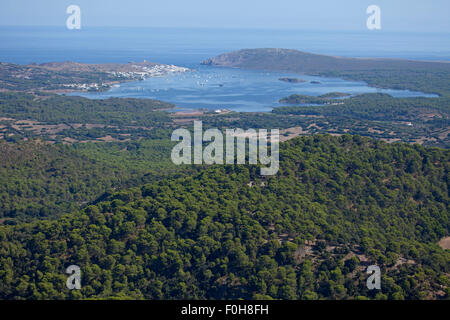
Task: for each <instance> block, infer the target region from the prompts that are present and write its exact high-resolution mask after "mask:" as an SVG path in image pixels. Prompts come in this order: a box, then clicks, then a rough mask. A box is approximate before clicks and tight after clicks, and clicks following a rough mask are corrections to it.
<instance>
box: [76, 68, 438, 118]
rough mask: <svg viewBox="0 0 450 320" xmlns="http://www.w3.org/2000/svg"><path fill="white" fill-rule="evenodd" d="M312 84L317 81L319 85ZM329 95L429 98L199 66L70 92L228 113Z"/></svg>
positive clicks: (334, 81)
mask: <svg viewBox="0 0 450 320" xmlns="http://www.w3.org/2000/svg"><path fill="white" fill-rule="evenodd" d="M281 77H298V78H301V79H304V80H306V81H307V82H305V83H287V82H283V81H280V80H279V78H281ZM311 81H315V82H320V83H319V84H314V83H311ZM328 92H345V93H350V94H359V93H367V92H382V93H388V94H390V95H392V96H394V97H418V96H429V97H431V96H433V95H426V94H423V93H419V92H411V91H404V90H385V89H376V88H371V87H368V86H367V85H366V84H365V83H363V82H354V81H345V80H342V79H332V78H323V77H312V76H305V75H294V74H286V73H275V72H270V73H269V72H262V71H252V70H240V69H232V68H215V67H209V66H197V68H196V69H195V70H194V71H193V72H186V73H178V74H172V75H169V76H166V77H154V78H149V79H147V80H144V81H139V82H129V83H124V84H121V85H120V86H118V87H113V88H112V89H111V90H109V91H107V92H100V93H91V92H89V93H72V94H71V95H81V96H84V97H88V98H93V99H103V98H109V97H122V98H151V99H157V100H162V101H167V102H172V103H174V104H175V105H176V106H177V109H176V110H188V109H198V108H206V109H228V110H233V111H242V112H256V111H270V110H272V108H273V107H277V106H280V105H281V104H280V103H278V100H279V99H281V98H283V97H286V96H289V95H291V94H294V93H296V94H305V95H311V96H318V95H321V94H324V93H328Z"/></svg>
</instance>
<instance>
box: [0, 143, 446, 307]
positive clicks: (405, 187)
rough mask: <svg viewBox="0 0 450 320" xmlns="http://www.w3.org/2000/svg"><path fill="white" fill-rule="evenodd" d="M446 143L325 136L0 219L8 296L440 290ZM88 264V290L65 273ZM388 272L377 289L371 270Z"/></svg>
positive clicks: (425, 293) (3, 288) (379, 294)
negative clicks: (270, 165) (32, 217)
mask: <svg viewBox="0 0 450 320" xmlns="http://www.w3.org/2000/svg"><path fill="white" fill-rule="evenodd" d="M449 157H450V153H449V152H448V151H447V150H442V149H437V148H424V147H421V146H418V145H415V146H409V145H404V144H392V145H389V144H386V143H384V142H381V141H375V140H371V139H367V138H361V137H359V136H353V137H352V136H349V135H344V136H342V137H331V136H321V135H316V136H313V137H302V138H296V139H293V140H290V141H288V142H285V143H283V144H282V145H281V154H280V161H281V162H280V171H279V173H278V175H277V176H273V177H268V178H264V179H263V178H261V177H260V176H259V175H258V173H259V170H258V168H256V167H254V166H211V167H209V168H207V169H205V170H203V171H201V172H199V173H192V174H190V175H187V176H184V177H179V178H171V179H165V180H163V181H157V182H154V183H151V184H146V185H143V186H141V187H135V188H132V189H129V190H123V191H120V192H117V193H115V194H112V195H111V196H109V197H107V198H105V199H104V200H103V201H102V202H99V203H97V204H95V205H92V206H89V207H87V208H86V209H85V210H83V211H80V212H78V213H74V214H71V215H65V216H63V217H61V218H59V219H57V220H52V221H39V222H31V223H19V224H17V225H14V226H8V225H3V226H0V297H2V298H3V299H17V298H28V299H42V298H60V299H62V298H112V297H120V298H125V297H133V298H147V299H163V298H166V299H177V298H178V299H186V298H191V299H192V298H195V299H199V298H208V299H213V298H214V299H229V298H245V299H249V298H265V299H270V298H273V299H317V298H326V299H352V298H358V299H362V298H377V299H387V298H389V299H419V298H420V299H427V298H428V299H431V298H433V299H436V298H438V299H442V298H448V297H449V295H450V289H449V278H448V274H449V272H450V265H449V261H450V253H449V251H448V250H447V251H444V250H443V249H441V248H440V247H439V246H438V245H437V242H438V241H439V239H440V238H442V237H445V236H448V235H449V231H450V230H449V229H450V219H449V218H450V217H449V216H450V214H449V194H448V191H449V189H448V183H449V177H448V173H449ZM71 264H76V265H79V266H80V267H81V270H82V289H81V290H72V291H69V290H68V289H66V288H65V281H66V275H65V273H64V270H65V268H66V267H68V266H69V265H71ZM369 264H377V265H379V266H380V267H381V270H382V289H381V291H377V290H372V291H368V290H367V288H366V284H365V280H366V278H367V275H366V273H365V269H366V267H367V265H369Z"/></svg>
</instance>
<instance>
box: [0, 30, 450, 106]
mask: <svg viewBox="0 0 450 320" xmlns="http://www.w3.org/2000/svg"><path fill="white" fill-rule="evenodd" d="M449 40H450V35H449V34H437V33H436V34H430V33H427V34H425V33H424V34H409V33H387V32H370V31H365V32H334V31H330V32H325V31H301V30H249V29H247V30H237V29H221V30H218V29H172V28H83V29H82V30H77V31H73V30H72V31H69V30H67V29H65V28H63V27H61V28H58V27H37V28H36V27H0V61H4V62H13V63H20V64H26V63H31V62H36V63H42V62H49V61H77V62H83V63H111V62H116V63H127V62H130V61H143V60H144V59H145V60H147V61H154V62H160V63H166V64H176V65H180V66H184V67H188V68H191V69H194V70H196V71H195V72H192V73H185V74H176V75H171V76H168V77H163V78H152V79H148V80H145V81H141V82H135V83H126V84H122V85H121V86H120V87H117V88H113V89H112V90H111V91H109V92H105V93H100V94H96V93H89V94H85V93H83V94H80V95H83V96H87V97H90V98H105V97H110V96H115V97H138V98H154V99H160V100H164V101H168V102H173V103H175V104H176V105H177V106H178V107H179V108H180V109H191V108H210V109H217V108H219V109H220V108H227V109H231V110H236V111H268V110H271V107H273V106H275V107H276V106H278V103H277V101H278V100H279V99H280V98H282V97H285V96H287V95H290V94H292V93H298V94H308V95H320V94H324V93H327V92H332V91H342V92H347V93H351V94H356V93H363V92H377V91H381V92H385V93H389V94H391V95H393V96H396V97H409V96H423V94H420V93H415V92H409V91H397V90H377V89H375V88H369V87H367V86H366V85H365V84H364V83H358V82H350V81H343V80H340V79H324V78H320V79H318V78H314V77H306V76H296V77H301V78H303V79H305V80H309V81H311V80H316V81H319V82H320V84H311V83H309V82H308V83H299V84H294V83H284V82H281V81H279V80H278V79H279V78H280V77H289V76H293V75H288V74H277V73H266V72H258V71H245V70H237V69H217V68H212V67H206V66H200V65H199V63H200V61H202V60H204V59H207V58H210V57H213V56H216V55H218V54H221V53H224V52H228V51H231V50H238V49H242V48H262V47H280V48H292V49H299V50H303V51H307V52H313V53H320V54H330V55H341V56H352V57H389V58H407V59H424V60H450V41H449Z"/></svg>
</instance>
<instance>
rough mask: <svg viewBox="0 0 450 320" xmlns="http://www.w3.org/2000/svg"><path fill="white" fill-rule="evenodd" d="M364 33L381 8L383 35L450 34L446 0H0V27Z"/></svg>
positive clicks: (448, 6)
mask: <svg viewBox="0 0 450 320" xmlns="http://www.w3.org/2000/svg"><path fill="white" fill-rule="evenodd" d="M71 4H76V5H78V6H80V8H81V14H82V20H81V23H82V26H86V27H89V26H138V27H141V26H150V27H158V26H160V27H214V28H223V27H224V28H296V29H316V30H330V29H334V30H364V29H365V27H366V19H367V15H366V8H367V7H368V6H369V5H371V4H375V5H378V6H380V8H381V26H382V30H381V31H413V32H436V31H441V32H450V19H449V16H448V15H449V12H450V1H449V0H369V1H367V0H164V1H158V0H69V1H66V0H0V25H60V26H65V21H66V19H67V17H68V15H67V14H66V8H67V7H68V6H69V5H71Z"/></svg>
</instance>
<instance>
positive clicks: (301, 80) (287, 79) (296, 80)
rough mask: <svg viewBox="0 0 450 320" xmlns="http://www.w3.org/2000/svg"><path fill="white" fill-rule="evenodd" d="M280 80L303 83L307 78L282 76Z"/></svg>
mask: <svg viewBox="0 0 450 320" xmlns="http://www.w3.org/2000/svg"><path fill="white" fill-rule="evenodd" d="M278 80H280V81H283V82H289V83H303V82H306V80H303V79H299V78H280V79H278Z"/></svg>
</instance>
